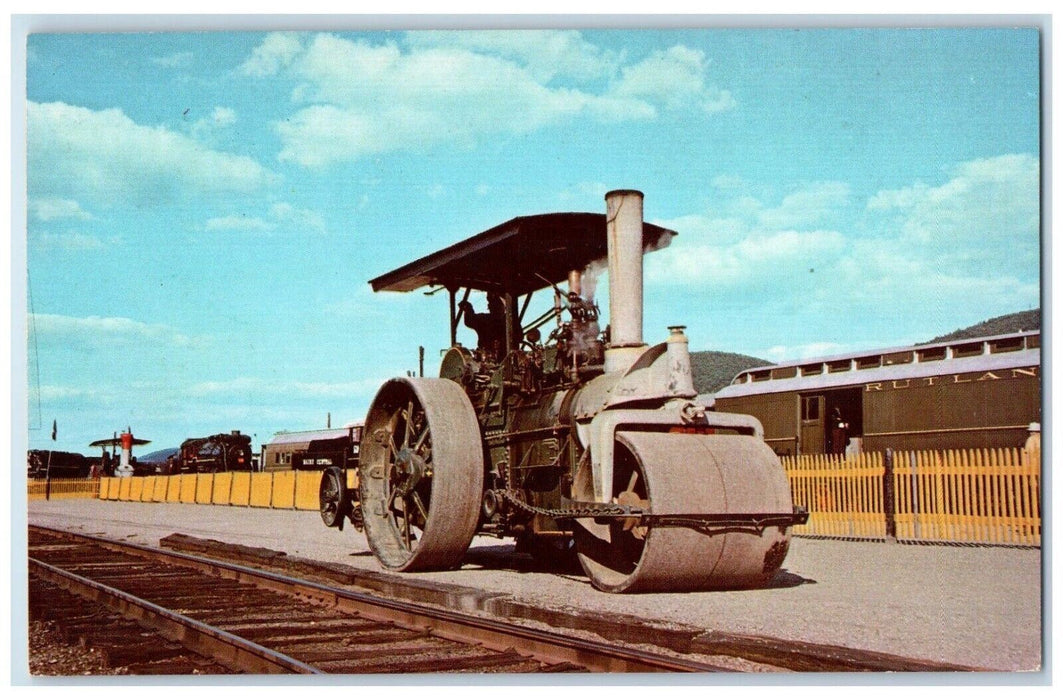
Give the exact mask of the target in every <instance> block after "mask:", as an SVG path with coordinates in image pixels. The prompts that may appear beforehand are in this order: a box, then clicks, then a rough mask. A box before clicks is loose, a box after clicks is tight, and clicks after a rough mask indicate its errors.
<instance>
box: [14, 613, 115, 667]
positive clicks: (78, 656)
mask: <svg viewBox="0 0 1063 700" xmlns="http://www.w3.org/2000/svg"><path fill="white" fill-rule="evenodd" d="M29 646H30V648H31V649H33V651H34V653H33V655H32V656H30V658H29V670H30V673H31V674H32V675H34V676H113V675H121V674H122V673H123V670H122V669H113V668H110V667H108V666H107V664H106V663H104V660H103V655H102V654H101V653H100V652H99V651H98V650H96V649H92V648H85V647H82V646H79V645H77V644H67V643H65V642H63V641H62V640H61V639H60V638H59V636H58V635H57V634H56V633H55V630H54V628H53V624H52V623H50V622H36V621H35V622H31V623H30V626H29Z"/></svg>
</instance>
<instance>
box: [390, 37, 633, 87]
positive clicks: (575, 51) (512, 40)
mask: <svg viewBox="0 0 1063 700" xmlns="http://www.w3.org/2000/svg"><path fill="white" fill-rule="evenodd" d="M405 40H406V43H407V44H408V45H410V46H416V47H429V46H431V47H438V46H446V47H461V48H465V49H468V50H470V51H476V52H486V53H491V54H495V55H498V56H502V57H504V58H507V59H512V60H513V61H515V62H517V63H519V64H521V65H522V66H523V67H524V68H525V69H526V70H527V71H528V73H529V74H530V75H532V77H534V78H535V80H537V81H539V82H541V83H544V84H545V83H548V82H550V81H551V80H553V79H554V78H555V77H564V78H571V79H573V80H577V81H580V82H585V81H593V80H599V79H602V78H608V77H609V76H611V75H612V74H613V73H614V72H615V71H616V70H617V68H618V67H619V64H620V60H621V57H620V56H619V55H618V54H617V53H616V52H613V51H604V50H602V49H601V48H599V47H598V46H595V45H594V44H592V43H590V42H588V41H586V40H585V39H584V38H583V36H582V34H580V32H578V31H576V30H572V29H569V30H511V29H507V30H488V31H465V32H451V31H419V32H408V33H407V34H406V35H405Z"/></svg>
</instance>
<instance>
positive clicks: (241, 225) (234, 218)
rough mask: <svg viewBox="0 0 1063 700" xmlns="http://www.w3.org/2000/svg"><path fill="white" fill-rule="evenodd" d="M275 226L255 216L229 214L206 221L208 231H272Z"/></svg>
mask: <svg viewBox="0 0 1063 700" xmlns="http://www.w3.org/2000/svg"><path fill="white" fill-rule="evenodd" d="M274 228H276V226H275V225H274V224H272V223H270V222H268V221H266V220H265V219H262V218H259V217H257V216H246V215H243V214H230V215H228V216H216V217H214V218H212V219H208V220H207V223H206V229H207V230H208V231H272V230H273V229H274Z"/></svg>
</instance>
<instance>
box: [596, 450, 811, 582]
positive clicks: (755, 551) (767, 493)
mask: <svg viewBox="0 0 1063 700" xmlns="http://www.w3.org/2000/svg"><path fill="white" fill-rule="evenodd" d="M613 469H614V472H613V492H612V493H613V497H612V501H613V502H615V503H620V504H624V505H631V506H636V507H639V508H641V509H642V510H644V511H646V512H648V513H651V514H654V515H677V516H678V515H697V514H717V515H728V514H751V513H789V512H792V510H793V505H792V501H791V498H790V487H789V483H788V482H787V480H786V476H785V473H784V472H783V471H782V467H781V465H780V464H779V462H778V458H777V457H775V455H774V454H773V453H772V452H771V450H770V449H769V448H768V447H767V446H766V445H765V444H764V443H763V442H762V441H760V440H756V439H754V438H751V437H747V436H742V435H684V434H674V433H673V434H668V433H634V432H620V433H618V434H617V449H616V452H615V457H614V467H613ZM575 539H576V549H577V551H578V553H579V559H580V564H581V565H582V566H583V570H584V572H585V573H586V574H587V576H588V577H589V578H590V580H591V583H592V584H593V585H594V586H595V588H598V589H600V590H603V591H609V592H615V593H621V592H628V593H634V592H644V591H694V590H708V589H715V588H748V587H753V586H760V585H765V584H766V583H768V582H769V581H770V580H771V578H772V577H773V576H774V575H775V573H776V572H777V571H778V569H779V567H780V566H781V565H782V562H783V559H784V558H785V556H786V551H787V548H788V547H789V541H790V537H789V534H788V531H787V529H786V528H780V527H778V526H771V527H767V528H765V529H763V530H756V529H754V528H752V527H743V528H727V529H720V528H717V529H716V530H715V531H710V532H708V533H705V532H700V531H698V530H694V529H692V528H689V527H645V526H643V525H640V524H639V521H638V520H637V519H634V518H632V519H628V520H612V521H609V522H607V523H604V522H603V523H595V522H594V521H593V520H590V519H583V520H579V521H577V523H576V526H575Z"/></svg>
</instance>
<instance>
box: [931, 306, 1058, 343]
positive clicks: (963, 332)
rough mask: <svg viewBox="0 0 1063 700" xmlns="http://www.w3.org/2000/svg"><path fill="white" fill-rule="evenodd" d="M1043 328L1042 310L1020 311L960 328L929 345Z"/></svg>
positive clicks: (932, 341)
mask: <svg viewBox="0 0 1063 700" xmlns="http://www.w3.org/2000/svg"><path fill="white" fill-rule="evenodd" d="M1040 328H1041V309H1032V310H1030V311H1019V312H1018V313H1014V314H1005V315H1003V316H997V317H995V318H991V319H989V320H988V321H982V322H981V323H976V324H974V325H973V326H968V327H967V328H960V329H957V330H954V331H952V332H951V333H947V334H945V335H939V336H938V337H937V338H934V339H933V340H928V341H927V342H928V343H945V342H950V341H953V340H965V339H967V338H982V337H984V336H987V335H1004V334H1005V333H1018V332H1019V331H1035V330H1040Z"/></svg>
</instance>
